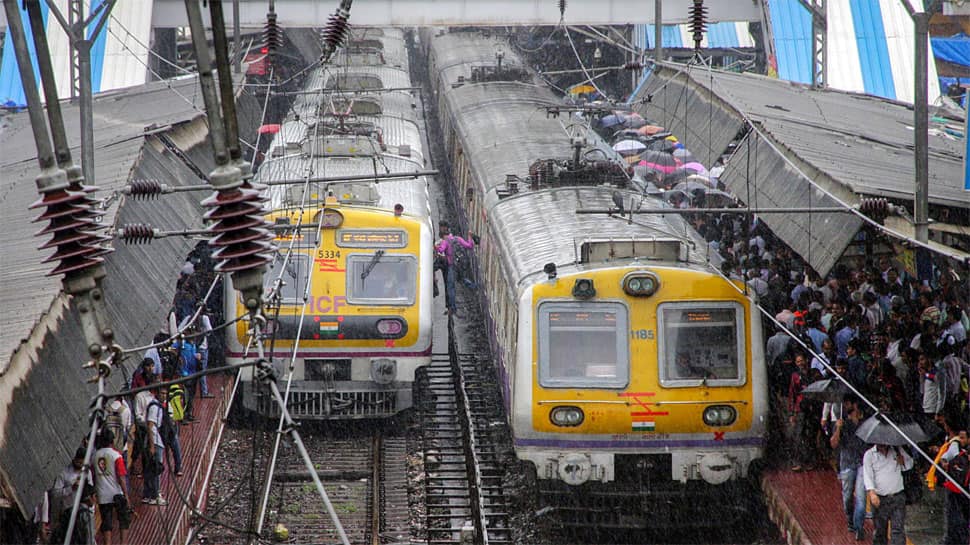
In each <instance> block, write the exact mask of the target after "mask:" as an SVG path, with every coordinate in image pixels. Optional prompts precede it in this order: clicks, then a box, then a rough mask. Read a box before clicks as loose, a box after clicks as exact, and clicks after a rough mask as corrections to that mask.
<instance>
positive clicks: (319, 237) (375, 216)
mask: <svg viewBox="0 0 970 545" xmlns="http://www.w3.org/2000/svg"><path fill="white" fill-rule="evenodd" d="M410 87H411V85H410V74H409V67H408V57H407V51H406V46H405V42H404V36H403V33H402V31H400V30H397V29H366V30H359V31H355V34H354V35H353V36H352V37H351V39H350V41H349V43H348V44H347V46H346V47H345V48H344V49H343V50H342V51H341V52H340V53H338V55H336V56H335V57H334V59H333V62H332V63H330V64H328V65H326V66H324V67H321V68H317V69H315V70H314V71H313V72H312V73H311V74H309V75H308V77H307V84H306V86H305V90H304V92H303V93H302V94H301V95H300V96H299V98H298V99H297V100H296V101H295V105H294V109H293V112H292V113H291V114H290V116H288V117H287V119H286V120H284V122H283V123H282V124H281V130H280V131H279V132H278V133H277V134H276V136H275V138H274V141H273V143H272V144H271V146H270V148H269V151H268V153H267V159H266V160H265V161H264V163H263V164H262V165H261V166H260V168H259V171H258V172H257V175H256V182H259V183H263V184H268V185H269V186H270V187H269V189H268V190H267V191H268V195H267V196H268V198H269V201H270V206H271V208H272V214H271V215H270V220H271V221H272V222H273V223H274V224H275V226H276V228H277V239H276V243H277V246H278V248H279V250H278V252H277V254H276V255H275V256H274V260H273V262H272V263H271V265H270V270H269V271H268V273H267V274H266V289H267V293H269V292H270V291H271V290H272V288H273V285H274V283H275V282H276V281H277V279H281V280H282V287H281V289H280V290H279V293H278V298H277V300H276V301H269V303H270V306H269V307H267V309H266V310H265V314H266V317H267V318H268V322H267V324H266V327H265V331H264V332H263V335H262V337H263V341H264V345H265V349H266V355H267V357H272V359H273V363H274V366H275V367H276V371H277V374H278V376H280V377H286V376H287V373H288V372H289V368H290V363H291V361H292V363H293V366H292V373H293V375H292V383H291V387H290V395H289V402H288V408H289V410H290V412H291V414H292V415H293V417H294V418H297V419H317V420H337V419H356V418H384V417H388V416H391V415H394V414H396V413H398V412H400V411H402V410H404V409H406V408H408V407H410V406H411V405H412V383H413V381H414V375H415V371H416V370H417V369H418V368H420V367H422V366H424V365H427V364H428V363H429V362H430V359H431V339H432V334H431V327H432V316H431V314H432V268H433V252H434V248H433V240H432V230H431V218H430V200H429V196H428V188H427V186H428V182H427V180H426V179H425V178H423V177H418V178H416V179H389V180H377V179H376V178H374V179H371V180H367V179H366V178H367V177H368V176H376V175H380V174H388V173H406V172H418V171H422V170H424V169H425V158H424V151H423V149H424V146H423V145H422V136H421V133H420V131H419V125H418V119H417V118H416V113H415V112H416V108H415V105H416V99H415V96H414V95H413V94H412V92H411V90H410ZM354 177H356V178H354ZM320 178H326V179H329V180H333V179H339V178H343V179H347V178H351V181H336V182H335V181H327V182H320V181H314V180H316V179H320ZM284 180H297V181H301V183H295V184H285V185H273V184H274V182H280V181H284ZM298 226H299V227H300V228H299V229H297V227H298ZM226 294H227V295H226V301H227V307H228V308H227V316H235V315H239V314H244V313H245V309H244V308H243V307H242V306H241V305H240V304H239V301H238V298H237V297H235V295H234V292H233V291H232V286H231V285H227V286H226ZM248 334H249V323H248V322H247V321H240V322H239V323H238V324H237V325H236V327H235V328H234V329H232V330H231V331H230V332H229V333H228V335H227V337H228V341H227V358H228V360H229V362H230V363H232V362H234V361H242V359H243V357H244V356H248V357H249V358H252V357H255V351H254V350H253V349H252V348H251V347H250V348H249V349H248V353H247V346H248V343H249V342H250V339H249V336H248ZM240 389H241V392H242V393H241V395H242V402H243V406H244V407H245V408H246V409H248V410H250V411H255V412H257V413H258V414H261V415H265V416H273V415H278V414H279V411H278V408H277V406H276V404H275V402H274V401H273V399H272V398H271V397H270V396H269V394H268V393H266V392H265V390H263V389H261V388H257V387H255V386H254V385H253V384H252V373H251V371H250V370H248V369H247V370H245V371H243V374H242V387H241V388H240Z"/></svg>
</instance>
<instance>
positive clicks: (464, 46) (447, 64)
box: [431, 31, 524, 85]
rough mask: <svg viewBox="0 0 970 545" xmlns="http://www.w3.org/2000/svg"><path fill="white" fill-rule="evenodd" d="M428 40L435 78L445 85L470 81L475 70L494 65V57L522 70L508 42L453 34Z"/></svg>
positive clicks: (471, 35) (462, 33)
mask: <svg viewBox="0 0 970 545" xmlns="http://www.w3.org/2000/svg"><path fill="white" fill-rule="evenodd" d="M442 32H444V31H442ZM431 40H432V41H431V49H432V51H433V54H434V59H435V70H436V71H437V72H438V73H437V75H436V78H438V79H439V81H440V80H442V79H443V80H444V81H445V82H447V83H446V84H447V85H450V84H453V83H455V82H457V81H458V80H459V78H463V79H465V80H470V79H471V77H472V68H473V67H475V66H482V65H488V66H491V65H495V64H497V62H498V59H497V54H501V55H502V63H503V65H505V66H517V67H522V66H524V65H523V64H522V62H521V61H520V60H519V58H518V56H517V54H516V53H515V52H514V51H513V50H512V48H511V47H510V46H509V43H508V41H506V40H504V39H499V38H498V37H495V36H491V35H485V34H482V33H481V32H452V33H447V34H440V35H437V36H434V37H433V38H432V39H431Z"/></svg>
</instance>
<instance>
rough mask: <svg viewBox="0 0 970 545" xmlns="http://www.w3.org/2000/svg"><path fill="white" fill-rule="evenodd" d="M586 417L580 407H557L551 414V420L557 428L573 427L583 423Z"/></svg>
mask: <svg viewBox="0 0 970 545" xmlns="http://www.w3.org/2000/svg"><path fill="white" fill-rule="evenodd" d="M585 418H586V415H584V414H583V410H582V409H580V408H579V407H556V408H555V409H553V410H552V412H551V413H549V420H551V421H552V423H553V424H555V425H557V426H563V427H573V426H578V425H580V424H582V423H583V420H584V419H585Z"/></svg>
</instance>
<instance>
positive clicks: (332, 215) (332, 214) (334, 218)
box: [321, 208, 344, 229]
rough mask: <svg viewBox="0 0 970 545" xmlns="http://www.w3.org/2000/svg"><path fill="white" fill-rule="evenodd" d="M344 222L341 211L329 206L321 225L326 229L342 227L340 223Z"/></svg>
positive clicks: (324, 212)
mask: <svg viewBox="0 0 970 545" xmlns="http://www.w3.org/2000/svg"><path fill="white" fill-rule="evenodd" d="M343 222H344V216H343V214H341V213H340V212H337V211H336V210H333V209H331V208H327V209H326V210H324V211H323V221H322V222H321V226H322V227H323V228H324V229H334V228H336V227H340V224H341V223H343Z"/></svg>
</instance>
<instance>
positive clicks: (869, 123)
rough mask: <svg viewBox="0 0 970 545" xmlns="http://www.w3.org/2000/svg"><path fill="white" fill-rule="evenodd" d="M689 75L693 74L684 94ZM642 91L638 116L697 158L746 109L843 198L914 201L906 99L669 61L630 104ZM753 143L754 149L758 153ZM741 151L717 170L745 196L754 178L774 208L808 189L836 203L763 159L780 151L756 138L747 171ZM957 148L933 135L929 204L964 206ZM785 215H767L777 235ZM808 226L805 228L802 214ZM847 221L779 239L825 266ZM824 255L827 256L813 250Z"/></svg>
mask: <svg viewBox="0 0 970 545" xmlns="http://www.w3.org/2000/svg"><path fill="white" fill-rule="evenodd" d="M685 76H686V77H688V78H689V79H690V84H689V86H688V87H687V89H686V91H685V88H684V84H683V82H684V78H685ZM711 90H713V95H714V96H713V97H712V96H711ZM648 95H651V96H652V99H651V101H650V102H647V103H645V104H642V105H640V106H639V107H638V109H639V110H640V111H641V113H642V114H644V115H645V116H647V117H651V118H655V119H659V121H660V123H661V124H663V125H664V126H666V127H668V128H669V129H670V130H672V131H673V132H674V133H675V134H677V135H678V137H681V135H682V134H683V136H682V137H681V140H682V141H683V142H684V145H685V146H687V148H689V149H690V150H691V151H693V152H694V153H695V155H697V156H698V157H703V156H704V155H705V154H706V153H705V150H708V149H710V150H719V151H723V150H724V149H726V145H727V143H728V142H729V141H730V140H731V139H732V138H733V137H734V136H735V135H736V134H737V133H738V130H739V129H741V128H742V126H743V124H744V122H743V121H744V117H743V116H746V117H747V118H749V119H751V120H752V121H753V122H755V123H756V124H757V125H758V126H759V127H760V128H761V129H762V130H763V132H764V133H765V134H766V135H767V136H768V137H770V138H771V140H772V143H773V144H775V145H776V146H777V148H778V149H779V150H781V151H782V153H784V155H785V156H786V157H787V158H788V159H789V160H792V161H794V162H795V163H796V164H798V165H800V167H801V168H802V170H803V171H805V172H806V173H807V174H808V175H810V176H812V178H813V179H814V180H815V182H816V183H818V184H819V186H820V187H822V188H823V189H825V190H826V191H829V192H831V193H833V194H834V195H836V196H838V197H839V198H840V199H842V200H844V201H847V202H849V203H856V202H858V197H857V195H871V196H882V197H889V198H894V199H900V200H906V201H910V200H912V196H913V191H914V189H913V188H914V178H915V167H914V160H913V152H912V123H913V112H912V108H911V107H910V106H908V105H906V104H902V103H899V102H894V101H890V100H886V99H882V98H878V97H871V96H866V95H857V94H852V93H846V92H840V91H835V90H821V91H820V90H812V89H809V88H807V87H805V86H802V85H797V84H791V83H789V82H785V81H781V80H776V79H772V78H766V77H762V76H756V75H750V74H735V73H730V72H708V71H706V70H696V69H695V70H693V71H687V70H684V69H683V67H680V66H675V65H663V66H661V67H659V68H658V69H657V71H655V72H654V74H653V75H652V76H651V77H650V79H649V80H648V81H647V82H646V83H645V85H643V87H642V89H641V90H640V92H639V94H638V96H637V97H636V98H635V99H634V102H635V101H636V100H638V99H641V98H643V97H646V96H648ZM685 111H686V117H685ZM685 119H686V121H685ZM681 127H685V128H687V129H688V130H686V131H684V130H683V129H682V128H681ZM712 142H713V145H712V144H711V143H712ZM755 149H757V150H758V156H757V158H756V157H755V155H754V153H755V151H754V150H755ZM745 152H746V148H744V149H739V150H738V153H739V155H738V156H736V157H735V158H733V159H732V161H731V164H730V165H729V167H728V170H727V171H726V172H725V174H724V175H723V176H722V177H721V179H722V180H723V181H724V182H725V183H726V184H727V185H728V186H729V188H730V189H731V190H732V191H733V192H734V193H735V194H737V195H739V196H740V197H741V198H742V199H744V197H745V195H746V191H747V186H748V185H751V186H752V188H753V189H752V191H753V192H754V191H756V192H757V195H758V198H759V199H760V198H764V199H767V201H768V202H770V203H771V204H772V205H777V206H809V204H810V203H809V195H813V198H812V201H811V205H812V206H831V205H834V203H833V202H828V203H826V201H825V199H824V198H822V197H821V196H819V195H815V194H814V193H813V192H809V191H808V190H807V184H806V183H805V182H804V179H803V178H802V177H801V176H800V175H797V173H796V172H795V171H794V170H792V169H790V168H788V167H785V168H782V164H783V163H782V162H777V161H775V160H774V159H768V158H766V156H770V155H779V154H778V152H776V151H774V150H773V149H772V148H770V147H766V146H762V145H758V146H755V143H754V142H752V156H751V157H752V159H754V160H753V161H752V164H751V169H748V167H747V162H746V161H747V158H746V156H745V155H744V153H745ZM961 154H962V150H961V147H960V143H959V142H957V141H955V140H952V139H950V138H948V137H942V136H939V135H936V134H931V136H930V189H929V198H930V202H931V203H933V204H938V205H945V206H954V207H959V208H970V199H967V196H966V193H965V192H964V191H963V188H962V185H961V184H962V180H963V178H962V156H961ZM716 156H717V155H716V154H715V155H713V156H710V157H705V158H704V159H702V162H703V161H707V162H708V163H709V162H710V160H711V159H713V158H714V157H716ZM779 157H780V156H779ZM756 168H757V169H759V170H760V172H758V173H757V175H755V174H754V172H753V170H754V169H756ZM749 180H750V184H749V183H748V182H749ZM756 186H757V187H756ZM802 186H805V187H802ZM754 199H755V197H754V196H752V197H751V200H750V201H749V202H751V203H752V204H755V201H754ZM758 204H759V205H764V204H765V203H764V202H759V203H758ZM843 215H844V214H840V215H839V216H843ZM788 220H789V216H787V215H786V216H784V217H779V215H774V214H772V215H766V216H765V221H766V222H767V223H768V224H769V225H770V226H771V227H772V228H773V229H775V230H776V232H779V231H784V229H778V228H776V225H773V224H779V225H780V224H783V223H786V222H788ZM813 221H815V220H813ZM804 223H805V226H806V229H807V221H806V222H804ZM850 227H851V225H849V224H843V223H842V222H841V221H840V220H835V219H832V220H828V221H817V222H816V223H815V224H813V231H814V230H815V229H819V230H820V231H819V232H818V234H815V233H814V232H813V237H812V238H818V241H819V245H818V246H813V245H808V244H807V243H806V239H805V237H803V236H795V235H794V234H793V233H791V234H790V235H791V236H790V237H786V238H785V240H786V242H788V244H789V245H791V246H792V247H794V248H795V249H796V250H798V249H799V246H802V247H803V248H804V250H805V251H800V253H801V254H802V255H803V256H806V257H807V256H808V255H810V254H812V253H814V256H813V257H814V258H815V259H814V261H815V262H814V263H813V266H815V268H816V270H818V271H819V272H822V273H824V272H825V271H827V270H828V267H829V266H831V262H834V257H837V256H838V255H839V254H841V253H842V251H843V250H844V248H845V244H844V243H847V242H848V238H847V237H851V236H852V235H854V234H855V231H854V230H852V231H851V233H849V232H847V231H846V230H848V229H850ZM806 233H807V230H806ZM779 234H780V235H781V236H783V237H784V236H785V235H784V234H782V233H781V232H779ZM826 247H827V248H826ZM823 255H824V256H827V257H825V258H822V257H819V256H823ZM833 256H834V257H833ZM830 261H831V262H830Z"/></svg>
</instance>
